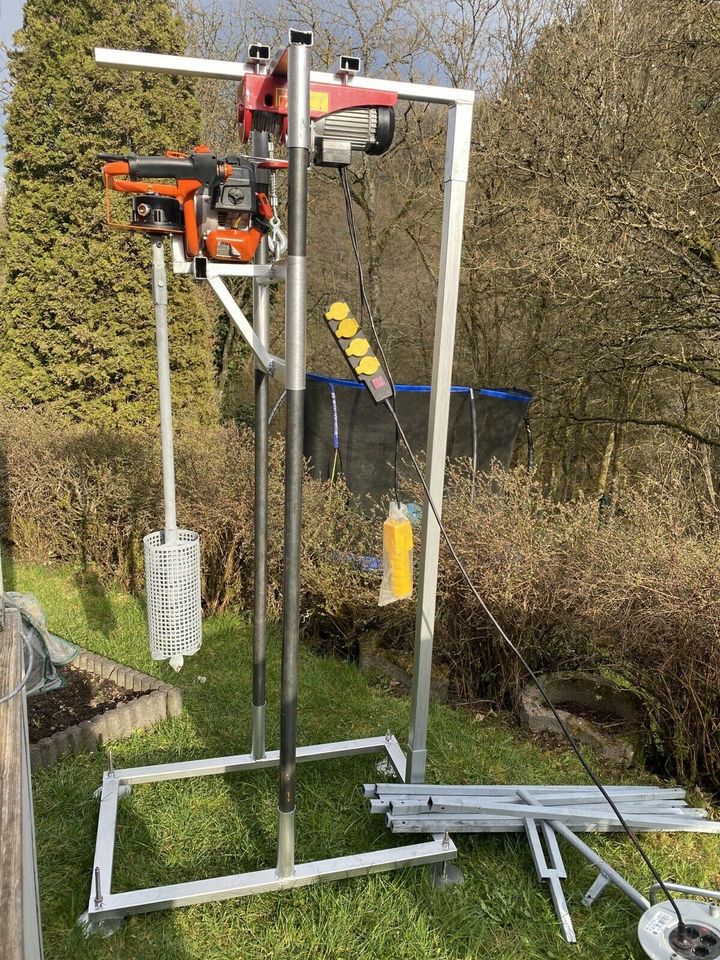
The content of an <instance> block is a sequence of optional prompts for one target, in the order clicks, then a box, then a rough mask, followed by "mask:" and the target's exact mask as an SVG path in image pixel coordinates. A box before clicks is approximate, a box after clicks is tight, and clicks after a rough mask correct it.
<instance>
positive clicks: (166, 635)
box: [143, 530, 202, 666]
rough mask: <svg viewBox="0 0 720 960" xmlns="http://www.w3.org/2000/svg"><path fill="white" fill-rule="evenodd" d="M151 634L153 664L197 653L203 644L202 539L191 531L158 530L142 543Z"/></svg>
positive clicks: (178, 664) (178, 659)
mask: <svg viewBox="0 0 720 960" xmlns="http://www.w3.org/2000/svg"><path fill="white" fill-rule="evenodd" d="M143 545H144V547H145V585H146V589H147V615H148V633H149V640H150V653H151V654H152V658H153V660H174V661H175V662H174V663H173V664H172V665H173V666H175V665H176V664H177V666H180V665H182V660H181V659H180V658H182V657H184V656H189V655H190V654H192V653H197V651H198V650H199V649H200V644H201V643H202V611H201V606H200V537H199V536H198V534H197V533H195V532H194V531H192V530H173V531H172V532H171V533H169V532H168V531H165V530H159V531H156V532H155V533H149V534H148V535H147V536H146V537H145V538H144V539H143Z"/></svg>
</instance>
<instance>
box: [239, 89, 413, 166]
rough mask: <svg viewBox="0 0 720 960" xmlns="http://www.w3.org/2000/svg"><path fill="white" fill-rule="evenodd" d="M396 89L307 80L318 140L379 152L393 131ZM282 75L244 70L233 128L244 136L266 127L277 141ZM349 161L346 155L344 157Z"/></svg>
mask: <svg viewBox="0 0 720 960" xmlns="http://www.w3.org/2000/svg"><path fill="white" fill-rule="evenodd" d="M397 99H398V97H397V94H396V93H390V92H387V91H382V90H364V89H362V88H359V87H353V86H352V85H351V84H342V85H335V84H331V83H311V84H310V119H311V120H312V121H313V122H314V133H315V136H314V139H315V147H316V148H317V147H318V143H319V142H320V143H322V142H329V143H337V142H345V143H349V144H350V146H351V148H352V149H353V150H362V151H363V152H365V153H371V154H380V153H384V152H385V151H386V150H387V148H388V147H389V146H390V144H391V143H392V139H393V134H394V131H395V114H394V111H393V107H394V106H395V104H396V103H397ZM287 107H288V92H287V78H286V77H284V76H279V75H276V74H269V75H267V74H258V73H248V74H246V75H245V77H243V80H242V82H241V84H240V88H239V92H238V130H239V132H240V136H241V138H242V140H243V141H244V142H247V141H248V140H249V139H250V134H251V133H252V131H253V130H256V131H259V132H262V133H268V134H270V136H271V137H272V138H273V139H274V140H275V141H276V142H278V143H284V142H285V137H286V135H287ZM348 162H349V161H348Z"/></svg>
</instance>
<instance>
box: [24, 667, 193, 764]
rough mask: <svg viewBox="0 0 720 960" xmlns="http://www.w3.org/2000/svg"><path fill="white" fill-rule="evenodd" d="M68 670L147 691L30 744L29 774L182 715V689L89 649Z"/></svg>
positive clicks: (126, 687) (127, 688)
mask: <svg viewBox="0 0 720 960" xmlns="http://www.w3.org/2000/svg"><path fill="white" fill-rule="evenodd" d="M69 666H70V667H71V668H75V669H80V670H85V671H86V672H87V673H94V674H95V675H96V676H98V677H103V678H104V679H107V680H112V681H113V683H116V684H117V685H118V686H119V687H124V688H125V689H126V690H141V691H148V693H147V695H146V696H144V697H137V698H136V699H135V700H128V701H127V702H125V703H118V704H117V706H115V707H112V708H111V709H110V710H106V711H105V712H104V713H100V714H98V715H97V716H96V717H93V718H92V720H83V721H81V722H80V723H77V724H74V725H73V726H72V727H67V728H66V729H65V730H58V731H57V732H56V733H54V734H53V735H52V736H51V737H44V738H43V739H42V740H39V741H38V742H37V743H32V744H30V764H31V769H32V772H33V773H35V771H36V770H41V769H43V767H51V766H52V765H53V764H54V763H55V761H56V760H59V759H60V757H67V756H69V755H70V754H73V753H81V752H82V751H84V750H87V751H92V750H95V749H97V747H99V746H102V745H103V744H104V743H106V742H107V741H108V740H121V739H122V738H123V737H129V736H130V734H131V733H133V731H135V730H147V729H148V728H150V727H153V726H155V724H156V723H159V721H160V720H164V719H165V718H166V717H177V716H179V714H180V713H181V712H182V690H181V689H180V688H179V687H175V686H173V685H172V684H170V683H163V682H162V680H158V679H157V677H151V676H150V675H149V674H147V673H141V672H140V671H139V670H134V669H133V668H132V667H125V666H123V665H122V664H121V663H116V662H115V661H114V660H110V659H109V657H102V656H100V654H97V653H90V651H89V650H81V651H80V654H79V656H78V657H77V658H76V659H75V660H73V661H72V663H70V664H69Z"/></svg>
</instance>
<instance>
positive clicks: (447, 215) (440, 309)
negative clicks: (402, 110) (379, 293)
mask: <svg viewBox="0 0 720 960" xmlns="http://www.w3.org/2000/svg"><path fill="white" fill-rule="evenodd" d="M472 110H473V108H472V104H468V103H458V104H455V106H453V107H451V108H450V110H449V111H448V136H447V150H446V157H445V199H444V203H443V224H442V241H441V247H440V272H439V279H438V298H437V311H436V314H435V347H434V354H433V374H432V389H431V394H430V419H429V423H428V441H427V467H426V477H427V484H428V487H429V490H430V495H431V496H432V498H433V502H434V503H435V505H436V506H437V509H438V512H441V511H442V497H443V487H444V484H445V457H446V453H447V433H448V416H449V411H450V387H451V385H452V368H453V352H454V349H455V320H456V313H457V301H458V289H459V286H460V259H461V255H462V235H463V219H464V216H465V187H466V185H467V178H468V166H469V163H470V135H471V132H472ZM439 553H440V528H439V526H438V524H437V521H436V520H435V517H434V515H433V513H432V510H431V509H430V507H429V506H428V503H427V500H426V501H425V506H424V510H423V520H422V551H421V555H420V582H419V585H418V599H417V620H416V624H415V655H414V666H413V685H412V706H411V711H410V734H409V737H408V769H407V780H408V782H410V783H422V782H423V780H424V779H425V762H426V759H427V730H428V713H429V710H430V676H431V668H432V648H433V635H434V630H435V600H436V596H437V572H438V557H439Z"/></svg>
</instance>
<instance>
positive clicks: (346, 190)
mask: <svg viewBox="0 0 720 960" xmlns="http://www.w3.org/2000/svg"><path fill="white" fill-rule="evenodd" d="M340 181H341V183H342V188H343V195H344V197H345V211H346V214H347V221H348V229H349V231H350V242H351V244H352V248H353V253H354V255H355V261H356V263H357V268H358V283H359V287H360V301H361V307H360V309H361V314H360V317H361V321H362V318H363V314H364V311H367V314H368V319H369V320H370V326H371V328H372V332H373V336H374V337H375V342H376V344H377V348H378V353H379V354H380V356H381V357H382V361H383V365H384V368H385V372H386V374H387V378H388V382H389V383H390V386H391V387H392V391H393V395H392V401H391V400H385V401H384V402H385V406H386V407H387V408H388V410H389V411H390V414H391V416H392V418H393V420H394V421H395V499H396V501H397V504H398V507H399V506H400V498H399V496H398V449H399V445H400V444H399V441H400V439H402V442H403V444H404V446H405V449H406V450H407V452H408V455H409V456H410V460H411V461H412V465H413V467H414V468H415V472H416V473H417V475H418V477H419V479H420V483H421V484H422V487H423V490H424V491H425V497H426V498H427V502H428V505H429V506H430V509H431V510H432V512H433V514H434V516H435V520H436V521H437V524H438V527H439V528H440V532H441V533H442V535H443V538H444V540H445V542H446V543H447V545H448V549H449V550H450V553H451V555H452V558H453V560H454V561H455V563H456V565H457V567H458V569H459V570H460V573H461V574H462V576H463V578H464V579H465V581H466V582H467V585H468V586H469V587H470V590H471V591H472V593H473V595H474V596H475V599H476V600H477V601H478V603H479V604H480V606H481V607H482V609H483V610H484V612H485V614H486V616H487V617H488V619H489V620H490V623H491V624H492V625H493V626H494V627H495V629H496V630H497V632H498V633H499V634H500V637H501V638H502V640H503V641H504V642H505V643H506V644H507V645H508V647H509V648H510V650H511V651H512V652H513V654H514V655H515V656H516V657H517V659H518V660H519V661H520V663H521V664H522V666H523V667H524V669H525V670H526V672H527V674H528V676H529V677H530V679H531V680H532V681H533V683H534V684H535V686H536V687H537V688H538V690H539V692H540V695H541V696H542V698H543V700H544V701H545V703H546V704H547V705H548V708H549V709H550V712H551V713H552V715H553V717H554V718H555V720H556V721H557V724H558V726H559V727H560V730H561V731H562V733H563V735H564V736H565V738H566V740H567V741H568V743H569V744H570V746H571V748H572V751H573V753H574V754H575V756H576V757H577V759H578V760H579V761H580V764H581V766H582V768H583V770H584V771H585V773H586V774H587V775H588V777H589V778H590V780H591V781H592V782H593V783H594V785H595V786H596V787H597V788H598V790H599V791H600V793H601V795H602V797H603V798H604V799H605V801H606V802H607V803H608V805H609V806H610V809H611V810H612V811H613V813H614V814H615V816H616V817H617V818H618V822H619V824H620V826H621V827H622V828H623V830H624V831H625V833H626V834H627V835H628V837H629V838H630V840H631V841H632V843H633V846H634V847H635V849H636V850H637V852H638V853H639V854H640V856H641V857H642V859H643V860H644V862H645V865H646V866H647V868H648V870H649V871H650V873H651V874H652V876H653V878H654V879H655V881H656V883H657V884H658V886H659V887H660V889H661V890H662V892H663V894H664V895H665V896H666V897H667V899H668V901H669V903H670V904H671V906H672V908H673V910H674V911H675V914H676V916H677V919H678V927H677V932H678V934H679V935H680V936H681V937H682V936H683V934H684V933H685V929H686V928H685V923H684V921H683V918H682V914H681V913H680V909H679V907H678V905H677V903H676V902H675V899H674V897H672V896H671V894H670V891H669V890H668V888H667V886H666V885H665V882H664V881H663V879H662V877H661V876H660V874H659V873H658V872H657V870H656V869H655V866H654V864H653V862H652V860H651V859H650V857H649V856H648V854H647V853H646V852H645V849H644V847H643V846H642V844H641V843H640V841H639V840H638V838H637V836H636V834H635V833H634V831H633V830H632V829H631V828H630V826H629V825H628V823H627V821H626V820H625V818H624V817H623V815H622V813H621V812H620V810H619V809H618V807H617V805H616V804H615V802H614V801H613V799H612V797H611V796H610V794H609V793H608V792H607V790H606V789H605V787H604V786H603V785H602V783H601V782H600V780H599V779H598V778H597V777H596V776H595V774H594V772H593V770H592V768H591V766H590V764H589V763H588V762H587V760H586V759H585V757H584V755H583V753H582V751H581V749H580V747H579V746H578V745H577V743H576V741H575V738H574V737H573V735H572V734H571V733H570V731H569V730H568V728H567V726H566V725H565V723H564V721H563V719H562V717H561V716H560V714H559V713H558V711H557V708H556V707H555V704H554V703H553V702H552V700H551V699H550V695H549V694H548V693H547V691H546V690H545V687H544V686H543V685H542V682H541V680H540V678H539V677H538V675H537V674H536V673H535V671H534V670H533V669H532V667H531V666H530V664H529V663H528V662H527V660H526V659H525V657H524V656H523V655H522V653H521V652H520V650H519V649H518V648H517V647H516V646H515V644H514V643H513V642H512V640H511V639H510V637H509V636H508V635H507V633H505V631H504V630H503V628H502V626H501V625H500V623H499V622H498V620H497V619H496V617H495V615H494V614H493V612H492V611H491V610H490V608H489V607H488V605H487V603H486V602H485V600H484V599H483V597H482V595H481V594H480V592H479V591H478V589H477V587H476V586H475V584H474V583H473V581H472V578H471V576H470V574H469V573H468V572H467V570H466V569H465V566H464V564H463V562H462V560H461V559H460V557H459V556H458V554H457V551H456V550H455V547H454V545H453V542H452V540H451V539H450V536H449V534H448V532H447V530H446V529H445V525H444V524H443V522H442V520H441V519H440V513H439V511H438V509H437V507H436V506H435V501H434V500H433V498H432V496H431V495H430V490H429V488H428V485H427V482H426V480H425V477H424V475H423V472H422V469H421V467H420V464H419V463H418V461H417V458H416V456H415V454H414V453H413V451H412V449H411V447H410V444H409V443H408V439H407V437H406V436H405V433H404V431H403V428H402V426H401V424H400V421H399V420H398V416H397V413H396V411H395V403H394V401H395V397H396V395H397V392H396V389H395V381H394V380H393V378H392V375H391V373H390V367H389V364H388V362H387V357H386V356H385V351H384V350H383V346H382V343H381V342H380V337H379V336H378V331H377V328H376V326H375V320H374V318H373V314H372V309H371V307H370V303H369V301H368V298H367V293H366V290H365V277H364V275H363V268H362V257H361V255H360V244H359V242H358V237H357V230H356V227H355V217H354V214H353V207H352V195H351V193H350V184H349V182H348V176H347V169H346V168H345V167H340Z"/></svg>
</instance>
